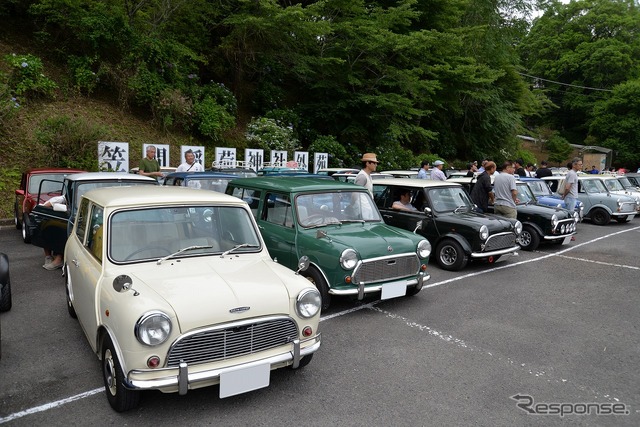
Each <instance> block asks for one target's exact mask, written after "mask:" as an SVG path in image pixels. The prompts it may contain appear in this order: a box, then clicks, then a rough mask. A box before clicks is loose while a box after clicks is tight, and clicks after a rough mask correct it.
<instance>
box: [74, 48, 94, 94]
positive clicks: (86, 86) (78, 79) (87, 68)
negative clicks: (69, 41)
mask: <svg viewBox="0 0 640 427" xmlns="http://www.w3.org/2000/svg"><path fill="white" fill-rule="evenodd" d="M97 60H98V59H97V58H96V57H93V58H89V57H87V56H73V55H71V56H69V59H68V60H67V63H68V65H69V72H70V73H71V82H72V83H73V85H74V86H75V88H76V89H77V90H78V91H80V92H81V93H85V94H87V95H88V94H90V93H91V92H93V91H94V89H95V88H96V86H98V83H99V82H100V78H99V77H98V75H97V74H96V73H95V72H94V71H93V70H92V66H93V65H94V64H95V63H96V62H97Z"/></svg>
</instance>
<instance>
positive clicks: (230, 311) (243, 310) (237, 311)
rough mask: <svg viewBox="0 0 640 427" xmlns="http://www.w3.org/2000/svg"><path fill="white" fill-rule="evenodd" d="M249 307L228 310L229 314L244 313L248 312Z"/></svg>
mask: <svg viewBox="0 0 640 427" xmlns="http://www.w3.org/2000/svg"><path fill="white" fill-rule="evenodd" d="M250 309H251V307H236V308H232V309H231V310H229V313H244V312H245V311H249V310H250Z"/></svg>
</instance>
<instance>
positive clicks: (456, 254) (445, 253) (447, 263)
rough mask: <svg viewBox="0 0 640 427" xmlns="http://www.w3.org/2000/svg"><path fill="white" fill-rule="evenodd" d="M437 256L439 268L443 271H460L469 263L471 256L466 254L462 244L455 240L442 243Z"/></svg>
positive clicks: (437, 250)
mask: <svg viewBox="0 0 640 427" xmlns="http://www.w3.org/2000/svg"><path fill="white" fill-rule="evenodd" d="M435 255H436V261H437V263H438V266H440V268H442V269H443V270H449V271H459V270H462V269H463V268H464V267H465V266H466V265H467V263H468V262H469V256H468V255H467V254H466V253H465V252H464V250H463V249H462V246H460V243H458V242H456V241H455V240H453V239H446V240H443V241H442V242H440V243H439V244H438V248H437V249H436V253H435Z"/></svg>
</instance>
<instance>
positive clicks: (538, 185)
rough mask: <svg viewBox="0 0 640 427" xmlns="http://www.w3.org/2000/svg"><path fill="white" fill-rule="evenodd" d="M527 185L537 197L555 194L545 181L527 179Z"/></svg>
mask: <svg viewBox="0 0 640 427" xmlns="http://www.w3.org/2000/svg"><path fill="white" fill-rule="evenodd" d="M527 185H528V186H529V189H530V190H531V192H532V193H533V194H534V195H535V196H536V197H540V196H551V195H552V194H553V193H551V190H550V189H549V186H548V185H547V183H546V182H544V181H527Z"/></svg>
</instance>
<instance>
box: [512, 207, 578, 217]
mask: <svg viewBox="0 0 640 427" xmlns="http://www.w3.org/2000/svg"><path fill="white" fill-rule="evenodd" d="M554 214H555V215H556V217H557V218H558V219H559V220H563V219H567V218H573V213H572V212H571V213H570V212H569V211H568V210H566V209H563V208H558V207H555V206H547V205H539V204H536V203H529V204H521V205H518V219H520V218H521V215H526V217H525V218H523V219H520V221H523V220H524V221H527V220H531V217H534V216H538V217H544V218H551V217H552V216H553V215H554Z"/></svg>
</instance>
